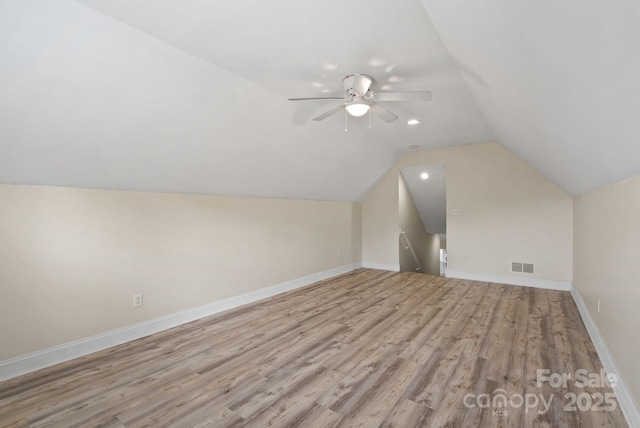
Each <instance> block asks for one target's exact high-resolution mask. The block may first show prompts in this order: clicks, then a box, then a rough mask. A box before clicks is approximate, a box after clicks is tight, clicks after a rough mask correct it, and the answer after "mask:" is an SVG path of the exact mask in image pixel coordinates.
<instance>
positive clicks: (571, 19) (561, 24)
mask: <svg viewBox="0 0 640 428" xmlns="http://www.w3.org/2000/svg"><path fill="white" fill-rule="evenodd" d="M423 4H424V6H425V8H426V10H427V11H428V13H429V15H430V17H431V19H432V21H433V23H434V25H435V27H436V29H437V30H438V32H439V34H440V36H441V37H442V40H443V41H444V43H445V46H446V47H447V49H448V51H449V52H450V53H451V55H452V57H453V58H454V60H455V61H456V63H457V64H458V66H459V69H460V71H461V73H462V76H463V77H464V80H465V82H466V83H467V85H468V86H469V88H470V89H471V92H472V93H473V95H474V97H475V99H476V101H477V102H478V105H479V107H480V110H481V111H482V114H483V116H484V117H485V119H486V120H487V123H488V124H489V126H490V128H491V130H492V132H493V134H494V135H495V137H496V140H497V141H498V142H500V143H502V144H503V145H504V146H506V147H507V148H508V149H510V150H511V151H513V152H514V153H515V154H516V155H518V156H520V157H521V158H522V159H524V160H525V161H527V162H528V163H529V164H531V165H532V166H533V167H534V168H536V169H537V170H538V171H540V172H541V173H543V174H544V175H546V176H547V177H548V178H550V179H551V180H552V181H554V182H555V183H556V184H558V185H560V186H561V187H562V188H563V189H565V190H566V191H568V192H569V193H571V194H574V195H575V194H579V193H583V192H585V191H588V190H591V189H595V188H597V187H600V186H602V185H604V184H608V183H611V182H614V181H617V180H620V179H623V178H626V177H629V176H631V175H635V174H637V173H639V172H640V3H639V2H638V1H636V0H618V1H614V2H606V1H602V0H563V1H554V0H541V1H525V2H522V1H508V0H483V1H477V2H469V1H461V0H447V1H444V0H423Z"/></svg>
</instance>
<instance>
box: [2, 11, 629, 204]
mask: <svg viewBox="0 0 640 428" xmlns="http://www.w3.org/2000/svg"><path fill="white" fill-rule="evenodd" d="M614 3H615V4H614ZM614 3H604V2H602V1H596V0H584V1H580V2H578V1H577V0H569V1H565V2H552V1H541V2H528V3H526V2H525V3H523V2H508V1H506V0H505V1H498V0H483V1H481V2H475V3H474V2H471V3H470V2H461V1H457V0H453V1H452V0H447V1H444V0H424V1H423V2H422V3H420V2H419V1H417V0H396V1H392V2H391V1H386V0H350V1H347V2H345V1H342V0H341V1H338V0H329V1H322V2H302V1H299V0H274V1H271V2H263V1H258V0H238V1H232V2H219V1H205V0H80V1H73V0H57V1H55V2H52V1H50V0H2V1H0V183H20V184H46V185H61V186H75V187H90V188H108V189H127V190H141V191H168V192H185V193H210V194H233V195H247V196H271V197H286V198H306V199H331V200H358V199H359V198H362V196H363V195H364V194H366V192H367V190H368V189H369V188H371V186H372V185H373V184H374V183H375V182H376V180H377V179H378V178H379V177H381V176H382V175H383V174H384V173H385V172H386V171H387V170H388V168H389V167H391V166H392V165H393V163H395V161H396V160H397V159H398V157H399V156H400V155H401V154H402V153H403V152H405V151H407V150H410V149H409V147H410V146H414V145H415V146H418V149H425V148H429V147H441V146H447V145H459V144H469V143H477V142H484V141H491V140H495V141H498V142H500V143H501V144H503V145H504V146H505V147H507V148H508V149H510V150H512V151H513V152H515V153H516V154H517V155H519V156H520V157H521V158H523V159H524V160H525V161H527V162H529V163H530V164H531V165H533V166H534V167H535V168H536V169H538V170H539V171H540V172H541V173H543V174H544V175H546V176H547V177H549V178H550V179H551V180H553V181H554V182H556V183H557V184H558V185H559V186H561V187H563V188H564V189H565V190H567V191H568V192H570V193H572V194H577V193H581V192H584V191H586V190H589V189H593V188H596V187H599V186H601V185H604V184H607V183H610V182H612V181H616V180H618V179H621V178H624V177H627V176H630V175H633V174H636V173H638V172H640V163H639V162H638V161H637V160H638V159H640V144H638V142H639V141H640V120H638V119H639V118H640V78H638V76H640V34H639V29H640V25H639V24H640V13H639V6H638V4H637V2H635V1H633V0H620V1H617V2H614ZM354 72H359V73H366V74H369V75H371V76H372V77H373V78H374V79H375V83H374V88H375V89H377V90H378V91H382V92H384V91H404V90H430V91H431V92H432V93H433V100H432V101H430V102H427V103H421V102H402V103H399V102H393V103H391V102H389V103H387V104H385V106H386V107H387V108H389V109H390V110H392V111H394V112H395V113H396V114H398V116H400V119H399V120H397V121H395V122H393V123H385V122H383V121H382V120H380V119H378V118H377V117H373V118H371V121H370V122H369V118H368V117H367V116H364V117H361V118H351V117H349V119H348V122H347V128H348V131H347V132H345V116H344V115H342V114H336V115H334V116H331V117H329V118H328V119H327V120H325V121H322V122H315V121H312V120H311V119H312V118H313V117H315V116H317V115H318V114H320V113H322V112H324V111H325V110H327V109H329V108H331V107H332V106H334V105H335V102H332V101H321V102H298V103H293V102H290V101H288V100H287V98H289V97H305V96H327V95H338V96H339V95H341V94H342V87H341V85H340V82H341V80H342V78H343V77H344V76H345V75H348V74H352V73H354ZM410 118H416V119H419V120H420V121H421V123H420V124H419V125H416V126H410V125H407V120H408V119H410ZM369 126H370V127H369Z"/></svg>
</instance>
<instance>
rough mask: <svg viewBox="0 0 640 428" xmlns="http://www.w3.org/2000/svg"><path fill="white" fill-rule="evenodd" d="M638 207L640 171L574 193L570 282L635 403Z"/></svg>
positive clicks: (638, 377)
mask: <svg viewBox="0 0 640 428" xmlns="http://www.w3.org/2000/svg"><path fill="white" fill-rule="evenodd" d="M638 213H640V176H635V177H632V178H629V179H627V180H624V181H621V182H618V183H615V184H611V185H609V186H605V187H603V188H600V189H598V190H595V191H593V192H589V193H586V194H583V195H580V196H577V197H575V198H574V248H575V253H574V273H573V275H574V285H575V287H576V288H577V289H578V291H579V292H580V295H581V296H582V298H583V300H584V302H585V304H586V305H587V308H588V310H589V312H590V313H591V316H592V318H593V320H594V321H595V323H596V324H597V326H598V330H600V333H601V334H602V336H603V337H604V340H605V342H606V343H607V346H608V347H609V349H610V350H611V352H612V354H613V357H614V358H615V362H616V365H617V366H618V368H619V369H620V370H621V371H622V373H621V374H622V377H623V378H624V380H625V383H626V384H627V385H628V387H629V389H630V390H631V392H632V393H633V395H634V398H635V400H636V403H638V402H639V399H640V366H639V365H638V355H640V341H639V340H638V337H639V333H638V332H639V331H640V317H639V316H638V304H639V303H640V263H638V258H639V257H640V238H639V237H640V220H638ZM598 298H599V299H600V312H598V311H597V299H598Z"/></svg>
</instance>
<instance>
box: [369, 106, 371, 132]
mask: <svg viewBox="0 0 640 428" xmlns="http://www.w3.org/2000/svg"><path fill="white" fill-rule="evenodd" d="M369 129H371V109H369Z"/></svg>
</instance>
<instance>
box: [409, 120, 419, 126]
mask: <svg viewBox="0 0 640 428" xmlns="http://www.w3.org/2000/svg"><path fill="white" fill-rule="evenodd" d="M419 123H420V121H419V120H418V119H409V120H407V125H417V124H419Z"/></svg>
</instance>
